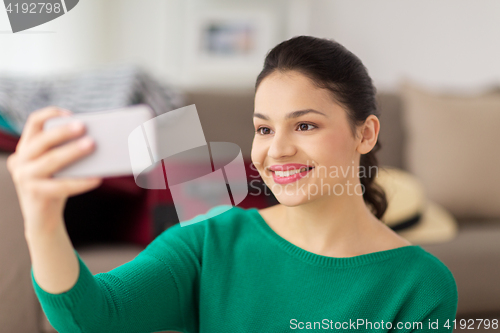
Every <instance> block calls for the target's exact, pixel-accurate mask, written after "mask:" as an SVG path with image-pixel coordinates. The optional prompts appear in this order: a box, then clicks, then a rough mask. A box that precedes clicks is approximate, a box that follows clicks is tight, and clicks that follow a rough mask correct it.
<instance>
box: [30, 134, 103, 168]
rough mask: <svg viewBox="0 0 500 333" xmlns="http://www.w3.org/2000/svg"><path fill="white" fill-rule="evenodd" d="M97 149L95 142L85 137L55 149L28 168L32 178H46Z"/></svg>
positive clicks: (34, 161)
mask: <svg viewBox="0 0 500 333" xmlns="http://www.w3.org/2000/svg"><path fill="white" fill-rule="evenodd" d="M94 149H95V145H94V141H93V140H92V139H91V138H90V137H88V136H85V137H83V138H80V139H78V140H74V141H71V142H69V143H66V144H64V145H62V146H60V147H57V148H53V149H51V150H49V151H48V152H46V153H45V154H43V155H42V156H40V157H39V158H37V159H36V160H33V161H32V162H31V163H29V164H28V165H27V166H26V168H27V170H26V172H27V174H29V175H30V177H36V178H46V177H50V176H52V174H53V173H55V172H57V171H59V170H61V169H62V168H64V167H66V166H67V165H69V164H71V163H72V162H75V161H76V160H78V159H80V158H82V157H84V156H86V155H88V154H90V153H91V152H92V151H93V150H94Z"/></svg>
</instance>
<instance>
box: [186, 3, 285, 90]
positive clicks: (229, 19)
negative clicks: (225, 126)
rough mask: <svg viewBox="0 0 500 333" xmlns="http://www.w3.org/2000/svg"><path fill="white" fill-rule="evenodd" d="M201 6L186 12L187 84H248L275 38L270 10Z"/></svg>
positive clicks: (260, 66) (260, 67) (259, 67)
mask: <svg viewBox="0 0 500 333" xmlns="http://www.w3.org/2000/svg"><path fill="white" fill-rule="evenodd" d="M241 7H242V6H238V8H234V9H231V8H227V7H225V8H203V10H202V9H199V10H193V11H191V12H189V13H188V20H186V23H187V25H188V27H187V29H186V40H185V53H184V54H185V55H186V57H184V71H183V72H184V79H185V81H186V84H188V85H189V86H202V87H205V86H233V87H234V86H248V85H249V84H251V82H253V81H254V80H255V78H256V76H257V74H258V72H259V71H260V70H261V69H262V65H263V62H264V58H265V56H266V53H267V52H268V51H269V50H270V49H271V48H272V47H273V46H274V44H275V42H276V27H275V24H274V22H273V12H272V10H267V9H266V8H257V7H249V8H247V9H245V8H241Z"/></svg>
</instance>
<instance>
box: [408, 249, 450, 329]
mask: <svg viewBox="0 0 500 333" xmlns="http://www.w3.org/2000/svg"><path fill="white" fill-rule="evenodd" d="M433 259H434V260H435V261H436V262H438V263H439V269H438V270H436V271H432V270H430V271H428V272H427V274H430V275H431V276H432V278H431V279H430V280H429V284H428V285H429V286H430V288H429V289H428V290H427V295H428V298H427V299H426V301H425V302H424V304H423V305H427V306H428V310H427V311H426V312H425V313H424V314H423V315H422V316H421V317H420V318H419V319H418V322H421V323H422V326H421V327H420V328H415V329H413V330H411V331H410V332H411V333H414V332H431V331H432V332H437V333H443V332H448V333H451V332H453V329H454V322H453V321H454V320H455V318H456V313H457V306H458V289H457V284H456V282H455V278H454V277H453V274H452V273H451V271H450V270H449V269H448V268H447V267H446V266H444V264H442V262H441V261H439V260H438V259H437V258H433ZM429 268H430V267H429Z"/></svg>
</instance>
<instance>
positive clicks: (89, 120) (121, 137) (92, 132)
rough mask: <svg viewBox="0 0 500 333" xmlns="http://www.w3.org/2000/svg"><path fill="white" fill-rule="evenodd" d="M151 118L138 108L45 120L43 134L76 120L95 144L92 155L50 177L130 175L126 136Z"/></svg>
mask: <svg viewBox="0 0 500 333" xmlns="http://www.w3.org/2000/svg"><path fill="white" fill-rule="evenodd" d="M152 117H154V113H153V111H152V110H151V108H150V107H149V106H147V105H142V104H141V105H135V106H130V107H125V108H120V109H114V110H106V111H98V112H92V113H78V114H74V115H72V116H69V117H57V118H51V119H48V120H47V121H45V123H44V127H43V128H44V130H48V129H50V128H53V127H56V126H60V125H63V124H67V123H69V122H71V121H73V120H80V121H82V122H83V123H84V124H85V126H86V135H88V136H90V137H91V138H92V139H93V140H94V142H95V149H94V151H93V152H92V153H90V154H89V155H87V156H85V157H82V158H81V159H79V160H77V161H75V162H74V163H72V164H70V165H68V166H67V167H65V168H64V169H61V170H60V171H59V172H56V173H55V174H54V175H53V176H54V177H117V176H127V175H132V174H133V171H132V166H131V162H130V156H129V147H128V138H129V135H130V133H131V132H132V131H133V130H134V129H136V128H137V127H138V126H141V125H142V124H143V123H144V122H146V121H148V120H150V119H151V118H152ZM77 139H78V138H77Z"/></svg>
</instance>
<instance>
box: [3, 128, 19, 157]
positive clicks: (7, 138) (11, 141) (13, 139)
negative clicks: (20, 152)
mask: <svg viewBox="0 0 500 333" xmlns="http://www.w3.org/2000/svg"><path fill="white" fill-rule="evenodd" d="M18 142H19V137H18V136H14V135H12V134H9V133H6V132H4V131H2V130H0V151H6V152H8V153H13V152H15V151H16V147H17V143H18Z"/></svg>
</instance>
